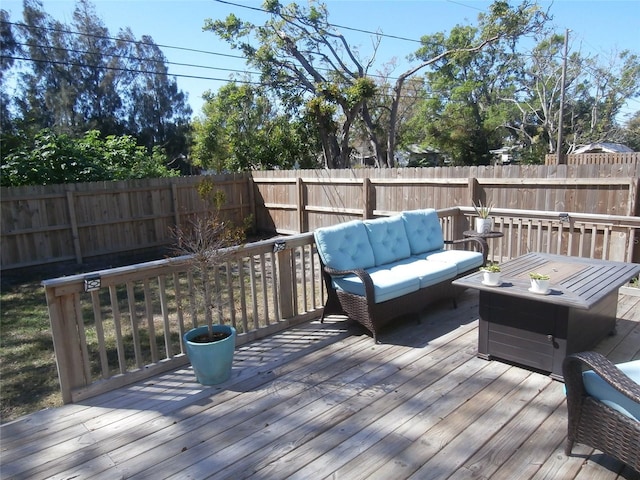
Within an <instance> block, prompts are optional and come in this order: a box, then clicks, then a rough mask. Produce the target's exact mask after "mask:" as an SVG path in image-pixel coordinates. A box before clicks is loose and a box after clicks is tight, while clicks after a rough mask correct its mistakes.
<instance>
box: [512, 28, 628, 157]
mask: <svg viewBox="0 0 640 480" xmlns="http://www.w3.org/2000/svg"><path fill="white" fill-rule="evenodd" d="M564 43H565V37H564V35H561V34H558V33H550V34H546V35H544V36H543V37H542V38H540V39H538V42H537V43H536V45H535V47H534V48H533V50H532V52H531V55H529V56H527V57H523V60H522V61H521V64H520V65H519V71H520V72H521V74H520V75H519V76H518V77H517V78H516V79H515V82H514V85H516V92H515V93H514V95H512V96H506V97H504V98H503V100H505V101H507V102H510V103H511V104H512V105H514V106H515V107H516V109H517V113H515V114H514V115H513V117H512V119H511V120H510V121H508V122H507V123H505V126H506V127H508V128H509V129H510V130H511V131H512V132H514V133H515V134H516V135H517V136H518V138H519V141H520V143H521V144H522V145H524V146H525V147H527V148H530V149H532V150H534V151H537V152H538V154H539V155H543V154H544V153H556V150H557V137H558V129H559V126H560V123H561V122H562V126H563V130H564V133H565V135H564V145H563V146H562V149H563V151H564V152H565V153H567V152H569V153H570V152H571V151H572V150H573V149H574V148H575V147H576V146H578V145H580V144H585V143H592V142H599V141H616V140H619V137H620V128H619V125H617V121H616V117H617V116H618V115H619V114H620V112H621V110H622V108H623V107H624V105H625V103H626V102H627V100H629V99H630V98H634V97H637V96H638V95H639V94H640V61H639V59H638V56H637V55H636V54H632V53H631V52H628V51H623V52H621V53H619V54H618V55H614V56H613V57H612V58H611V59H610V60H608V61H606V63H602V62H603V61H602V59H600V58H598V57H597V56H593V57H590V56H587V55H585V54H583V53H581V52H578V51H574V52H571V49H570V48H569V49H568V54H567V58H566V66H565V75H564V81H565V98H564V115H563V118H562V119H560V118H559V115H560V113H559V112H560V103H561V101H562V97H561V90H562V79H563V75H562V70H563V63H565V59H564Z"/></svg>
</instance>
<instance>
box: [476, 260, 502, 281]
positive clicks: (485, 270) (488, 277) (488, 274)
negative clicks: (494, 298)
mask: <svg viewBox="0 0 640 480" xmlns="http://www.w3.org/2000/svg"><path fill="white" fill-rule="evenodd" d="M480 271H481V272H482V283H483V284H485V285H490V286H493V287H495V286H497V285H500V265H498V264H497V263H495V262H489V263H488V264H487V265H485V266H484V267H480Z"/></svg>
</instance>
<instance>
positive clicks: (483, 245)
mask: <svg viewBox="0 0 640 480" xmlns="http://www.w3.org/2000/svg"><path fill="white" fill-rule="evenodd" d="M444 243H445V245H460V244H469V243H472V244H475V245H476V246H477V247H478V249H479V250H480V251H481V252H482V264H483V265H486V263H487V257H488V255H489V246H488V245H487V241H486V240H485V239H484V238H480V237H469V238H460V239H458V240H445V241H444Z"/></svg>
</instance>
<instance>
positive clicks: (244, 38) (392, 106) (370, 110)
mask: <svg viewBox="0 0 640 480" xmlns="http://www.w3.org/2000/svg"><path fill="white" fill-rule="evenodd" d="M264 9H265V11H266V12H268V13H269V14H270V18H269V19H268V20H267V21H266V22H265V23H264V24H263V25H255V24H252V23H248V22H243V21H241V20H240V19H238V18H237V17H236V16H235V15H230V16H228V17H227V18H226V19H225V20H224V21H222V20H218V21H211V20H209V21H208V22H207V23H206V25H205V29H208V30H211V31H213V32H215V33H216V34H217V35H218V36H220V37H221V38H223V39H225V40H226V41H228V42H229V43H230V45H231V46H233V47H234V48H237V49H240V50H241V51H242V52H243V53H244V55H245V56H246V58H247V62H248V63H249V65H251V66H253V67H255V68H257V69H259V71H260V72H261V82H262V83H263V84H265V85H269V86H271V87H272V88H274V89H275V90H276V91H278V92H280V97H281V98H282V99H283V101H285V102H287V103H289V102H298V103H302V102H306V107H307V109H308V111H310V112H311V113H312V114H313V116H314V118H315V120H316V125H317V128H318V130H319V131H320V132H321V139H322V145H323V150H324V154H325V163H326V165H327V166H328V167H344V166H346V165H347V164H348V162H347V159H348V156H349V140H350V133H351V128H352V127H353V125H354V122H355V121H356V120H357V119H358V118H360V119H361V121H362V125H363V126H364V129H365V130H366V132H367V133H368V135H369V138H370V141H371V145H372V147H373V150H374V155H375V156H376V158H377V159H378V163H379V164H381V165H387V166H393V165H394V154H395V145H396V142H397V134H398V130H397V129H398V126H399V123H400V122H399V111H400V109H401V104H402V99H403V92H404V85H405V83H406V82H407V81H408V80H409V79H410V78H411V77H413V76H414V75H415V74H416V73H417V72H419V71H420V70H422V69H424V68H426V67H428V66H436V65H442V64H446V62H447V60H448V59H450V58H452V57H454V56H455V55H467V56H472V55H473V54H475V53H477V52H479V51H480V50H482V49H483V48H484V47H486V46H487V45H491V44H493V43H496V42H499V41H502V40H507V39H508V40H511V41H513V40H514V39H516V38H518V37H519V36H521V35H523V34H524V33H527V32H529V31H533V30H536V29H537V28H539V26H540V24H541V21H542V20H543V18H544V16H543V15H541V13H540V12H539V10H538V9H537V7H536V6H535V5H534V4H532V3H530V2H529V0H525V1H524V2H523V3H522V4H521V5H520V6H518V7H516V8H512V7H511V6H509V4H508V3H507V2H505V1H500V0H499V1H496V2H494V3H493V4H492V5H491V7H490V9H489V13H487V14H483V15H480V16H479V28H478V29H477V30H475V32H476V34H475V35H474V36H473V37H469V36H466V37H464V38H463V39H458V38H457V35H458V32H459V31H460V30H461V28H462V27H460V28H459V29H456V30H455V31H454V32H453V33H452V34H451V37H450V38H449V40H450V41H449V42H448V43H449V45H448V46H447V47H444V48H440V49H435V48H432V47H435V46H434V45H433V44H432V43H431V39H430V38H429V37H425V39H424V43H425V46H424V47H423V48H422V49H421V51H420V52H418V54H417V58H418V59H419V63H418V64H417V65H416V66H415V67H413V68H411V69H409V70H408V71H406V72H404V73H403V74H401V75H400V77H399V78H398V79H397V80H396V82H395V85H394V86H393V89H392V90H389V89H387V90H386V94H388V97H387V98H388V101H389V103H388V104H387V105H382V104H380V99H381V98H383V97H382V96H381V95H380V93H381V92H380V91H379V88H377V86H376V83H375V82H374V81H373V80H372V78H371V76H370V74H369V70H370V69H371V67H372V65H373V63H374V61H375V53H376V50H377V46H378V44H379V42H380V40H381V37H380V36H377V37H376V38H375V41H374V49H373V55H371V57H370V58H368V59H361V58H360V56H359V54H358V51H357V49H355V48H353V47H351V46H350V45H349V43H348V41H347V39H346V38H345V37H344V36H343V35H342V34H341V33H340V32H339V31H338V30H337V29H336V28H335V27H334V26H332V25H331V24H330V23H329V21H328V12H327V10H326V7H325V6H324V5H323V4H320V3H316V2H311V3H310V7H309V8H306V9H304V8H301V7H300V6H298V5H296V4H295V3H292V4H290V5H287V6H282V5H281V4H280V2H278V1H277V0H267V1H265V2H264ZM442 38H443V39H444V34H443V35H442ZM456 40H459V41H457V42H456ZM462 40H466V42H464V41H462ZM382 93H383V94H385V92H382ZM376 110H377V111H376ZM385 111H386V113H385ZM382 119H385V121H386V124H385V125H384V126H382V125H381V123H380V121H381V120H382ZM381 135H384V137H383V138H386V142H382V141H381V138H380V136H381ZM382 143H385V144H386V145H384V147H382V146H381V145H382ZM385 153H386V157H384V154H385Z"/></svg>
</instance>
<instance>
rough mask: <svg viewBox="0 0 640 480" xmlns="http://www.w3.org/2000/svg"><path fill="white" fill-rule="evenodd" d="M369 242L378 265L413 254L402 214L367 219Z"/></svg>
mask: <svg viewBox="0 0 640 480" xmlns="http://www.w3.org/2000/svg"><path fill="white" fill-rule="evenodd" d="M364 226H365V228H366V229H367V235H368V236H369V243H370V244H371V248H372V249H373V256H374V258H375V259H376V265H384V264H386V263H391V262H395V261H396V260H400V259H402V258H408V257H409V256H410V255H411V248H410V247H409V239H408V238H407V233H406V231H405V228H404V222H403V221H402V217H401V216H400V215H395V216H393V217H384V218H376V219H375V220H365V221H364Z"/></svg>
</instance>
